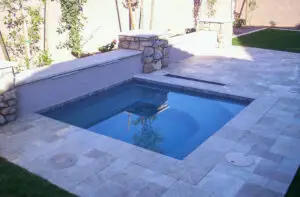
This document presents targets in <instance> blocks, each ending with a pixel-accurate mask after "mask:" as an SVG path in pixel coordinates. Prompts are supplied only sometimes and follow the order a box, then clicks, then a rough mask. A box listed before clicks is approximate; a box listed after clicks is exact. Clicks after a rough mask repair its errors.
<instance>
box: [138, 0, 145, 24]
mask: <svg viewBox="0 0 300 197" xmlns="http://www.w3.org/2000/svg"><path fill="white" fill-rule="evenodd" d="M143 28H144V0H141V6H140V22H139V29H143Z"/></svg>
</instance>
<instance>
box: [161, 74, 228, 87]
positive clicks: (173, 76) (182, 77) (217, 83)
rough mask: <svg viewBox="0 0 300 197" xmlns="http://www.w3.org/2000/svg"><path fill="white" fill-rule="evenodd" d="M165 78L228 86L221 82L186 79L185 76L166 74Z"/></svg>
mask: <svg viewBox="0 0 300 197" xmlns="http://www.w3.org/2000/svg"><path fill="white" fill-rule="evenodd" d="M164 76H166V77H172V78H178V79H184V80H188V81H197V82H201V83H208V84H213V85H219V86H225V85H226V84H224V83H219V82H215V81H207V80H202V79H195V78H191V77H184V76H180V75H173V74H165V75H164Z"/></svg>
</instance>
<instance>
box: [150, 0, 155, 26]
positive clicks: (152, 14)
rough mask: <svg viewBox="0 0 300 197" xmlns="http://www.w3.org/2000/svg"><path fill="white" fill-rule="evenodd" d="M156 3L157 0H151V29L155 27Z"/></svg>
mask: <svg viewBox="0 0 300 197" xmlns="http://www.w3.org/2000/svg"><path fill="white" fill-rule="evenodd" d="M154 5H155V0H151V15H150V30H152V27H153V17H154Z"/></svg>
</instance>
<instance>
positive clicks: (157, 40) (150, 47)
mask: <svg viewBox="0 0 300 197" xmlns="http://www.w3.org/2000/svg"><path fill="white" fill-rule="evenodd" d="M118 48H119V49H132V50H139V51H143V55H142V63H143V72H144V73H151V72H154V71H156V70H160V69H162V68H165V67H167V66H168V64H169V43H168V40H167V36H163V35H162V36H159V35H154V34H138V33H137V34H133V33H128V34H125V35H120V36H119V45H118Z"/></svg>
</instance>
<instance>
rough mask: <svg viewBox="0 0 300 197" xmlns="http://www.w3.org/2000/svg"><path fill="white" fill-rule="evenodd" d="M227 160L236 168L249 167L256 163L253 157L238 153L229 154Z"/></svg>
mask: <svg viewBox="0 0 300 197" xmlns="http://www.w3.org/2000/svg"><path fill="white" fill-rule="evenodd" d="M225 158H226V161H227V162H229V163H231V164H233V165H235V166H241V167H247V166H250V165H252V164H253V163H254V161H253V158H252V157H249V156H246V155H245V154H243V153H237V152H231V153H227V154H226V156H225Z"/></svg>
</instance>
